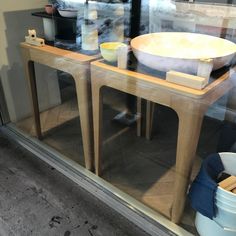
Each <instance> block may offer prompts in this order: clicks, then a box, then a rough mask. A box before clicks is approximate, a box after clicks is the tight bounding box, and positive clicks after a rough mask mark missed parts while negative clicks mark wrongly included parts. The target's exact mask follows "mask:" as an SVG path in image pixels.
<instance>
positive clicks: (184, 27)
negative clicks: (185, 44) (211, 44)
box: [150, 0, 236, 41]
mask: <svg viewBox="0 0 236 236" xmlns="http://www.w3.org/2000/svg"><path fill="white" fill-rule="evenodd" d="M163 2H164V1H155V0H151V1H150V30H151V32H161V31H187V32H198V33H205V34H210V35H214V36H218V37H223V38H227V39H230V40H233V41H234V37H235V28H236V24H235V23H236V7H232V6H230V7H228V6H222V5H213V4H198V3H195V4H189V3H183V2H175V3H174V4H173V2H172V3H171V2H169V5H167V4H166V3H165V4H164V3H163ZM170 6H171V7H170Z"/></svg>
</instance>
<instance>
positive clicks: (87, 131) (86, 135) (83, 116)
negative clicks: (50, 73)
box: [73, 73, 94, 171]
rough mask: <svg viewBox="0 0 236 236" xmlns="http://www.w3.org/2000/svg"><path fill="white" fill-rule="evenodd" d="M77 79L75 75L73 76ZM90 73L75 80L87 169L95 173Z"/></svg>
mask: <svg viewBox="0 0 236 236" xmlns="http://www.w3.org/2000/svg"><path fill="white" fill-rule="evenodd" d="M73 77H74V78H75V75H74V76H73ZM88 77H89V75H88V73H85V74H84V75H82V74H80V75H79V79H77V78H75V84H76V91H77V99H78V107H79V113H80V125H81V132H82V140H83V151H84V160H85V166H86V169H88V170H91V171H93V170H94V164H93V121H92V104H91V98H90V92H89V91H90V84H89V82H88Z"/></svg>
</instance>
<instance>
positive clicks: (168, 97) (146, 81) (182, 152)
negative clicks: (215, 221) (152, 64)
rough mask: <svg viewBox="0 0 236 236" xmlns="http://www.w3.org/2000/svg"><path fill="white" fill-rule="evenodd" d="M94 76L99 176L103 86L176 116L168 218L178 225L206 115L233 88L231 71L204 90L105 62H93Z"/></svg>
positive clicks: (97, 168)
mask: <svg viewBox="0 0 236 236" xmlns="http://www.w3.org/2000/svg"><path fill="white" fill-rule="evenodd" d="M231 71H232V70H231ZM91 73H92V74H91V83H92V102H93V124H94V142H95V143H94V145H95V146H94V148H95V150H94V152H95V170H96V174H97V175H100V173H101V148H102V132H101V131H102V104H101V103H102V99H101V97H102V96H101V93H100V89H101V87H103V86H108V87H111V88H114V89H117V90H120V91H122V92H125V93H129V94H132V95H135V96H137V97H140V98H143V99H146V100H148V101H151V102H154V103H158V104H162V105H164V106H168V107H171V108H172V109H173V110H174V111H175V112H176V113H177V115H178V118H179V128H178V141H177V152H176V167H175V183H174V196H173V203H172V207H171V210H170V212H169V217H170V218H171V220H172V221H173V222H175V223H178V222H179V221H180V219H181V215H182V213H183V210H184V205H185V199H186V192H187V188H188V184H189V179H190V174H191V170H192V166H193V162H194V157H195V154H196V148H197V144H198V140H199V135H200V131H201V125H202V120H203V117H204V114H205V112H206V110H207V108H208V107H209V106H210V105H211V104H212V103H214V102H215V101H216V100H217V99H219V98H220V97H221V96H223V95H224V94H225V93H227V92H228V91H229V90H230V89H231V88H232V87H233V76H230V73H231V72H229V71H228V72H225V73H224V74H223V75H221V76H220V77H219V78H218V79H216V80H214V81H213V82H212V83H210V84H209V85H208V86H207V87H205V88H204V89H203V90H196V89H192V88H188V87H184V86H181V85H176V84H173V83H170V82H167V81H165V80H163V79H161V78H158V77H154V76H150V75H146V74H143V73H138V72H134V71H129V70H122V69H119V68H117V67H115V66H112V65H108V64H105V63H104V62H103V61H102V60H101V61H95V62H92V63H91ZM147 171H148V170H147Z"/></svg>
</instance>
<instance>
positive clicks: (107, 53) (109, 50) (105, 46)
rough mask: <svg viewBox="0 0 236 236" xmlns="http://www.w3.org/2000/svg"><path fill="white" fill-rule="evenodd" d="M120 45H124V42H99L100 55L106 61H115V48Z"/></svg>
mask: <svg viewBox="0 0 236 236" xmlns="http://www.w3.org/2000/svg"><path fill="white" fill-rule="evenodd" d="M120 46H126V44H124V43H121V42H106V43H102V44H100V51H101V54H102V57H103V58H104V59H105V60H106V61H108V62H116V61H117V49H118V48H119V47H120Z"/></svg>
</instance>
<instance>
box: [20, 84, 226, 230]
mask: <svg viewBox="0 0 236 236" xmlns="http://www.w3.org/2000/svg"><path fill="white" fill-rule="evenodd" d="M67 89H68V91H70V94H74V92H73V89H72V90H71V88H67ZM68 91H67V92H68ZM104 93H105V94H106V96H105V101H104V103H105V104H106V105H104V116H103V117H104V119H103V123H104V140H103V141H104V143H103V158H102V170H103V171H102V178H104V179H105V180H107V181H108V182H110V183H112V184H113V185H115V186H116V187H118V188H119V189H121V190H123V191H124V192H126V193H128V194H130V195H131V196H133V197H134V198H136V199H138V200H140V201H141V202H143V203H145V204H146V205H148V206H149V207H151V208H152V209H155V210H158V211H159V212H161V213H162V214H164V215H168V214H169V211H170V208H171V202H172V196H173V181H174V169H175V152H176V141H177V129H178V119H177V116H176V114H175V112H174V111H172V110H170V109H169V108H166V107H163V106H156V108H155V115H154V117H155V120H154V124H153V138H152V140H151V141H148V140H146V139H145V137H144V135H143V136H142V137H137V136H136V128H135V126H132V127H126V126H124V125H121V124H118V123H116V122H114V121H112V118H113V117H114V116H115V115H116V114H117V113H118V112H119V111H121V110H122V109H124V104H125V96H124V94H119V93H117V92H115V91H111V90H106V91H104ZM115 108H116V109H115ZM78 115H79V113H78V110H77V106H76V99H75V97H74V96H71V97H67V99H65V100H64V102H63V104H62V105H61V106H58V107H55V108H53V109H51V110H49V111H45V112H43V113H42V114H41V121H42V127H43V131H44V139H43V142H44V143H46V144H48V145H49V146H51V147H53V148H55V149H57V150H58V151H60V152H61V153H63V154H64V155H66V156H68V157H70V158H71V159H73V160H75V161H77V162H78V163H80V164H81V165H84V161H83V151H82V139H81V132H80V122H79V117H78ZM17 126H18V127H19V128H21V129H23V130H25V131H26V132H28V133H31V134H32V135H33V133H32V131H33V127H32V120H31V118H28V119H26V120H23V121H21V122H18V123H17ZM220 127H221V123H220V122H219V121H217V120H213V119H210V118H205V120H204V122H203V127H202V132H201V137H200V142H199V145H198V152H197V156H196V162H195V166H194V169H193V173H192V177H193V176H195V175H196V173H197V171H198V169H199V166H200V163H201V159H202V158H205V157H206V156H207V155H208V154H210V153H213V152H216V147H217V142H218V138H219V130H220ZM182 225H183V226H184V227H185V228H186V229H188V230H190V231H192V232H195V230H194V213H193V211H192V210H191V209H190V207H187V208H186V212H185V216H184V217H183V220H182Z"/></svg>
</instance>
